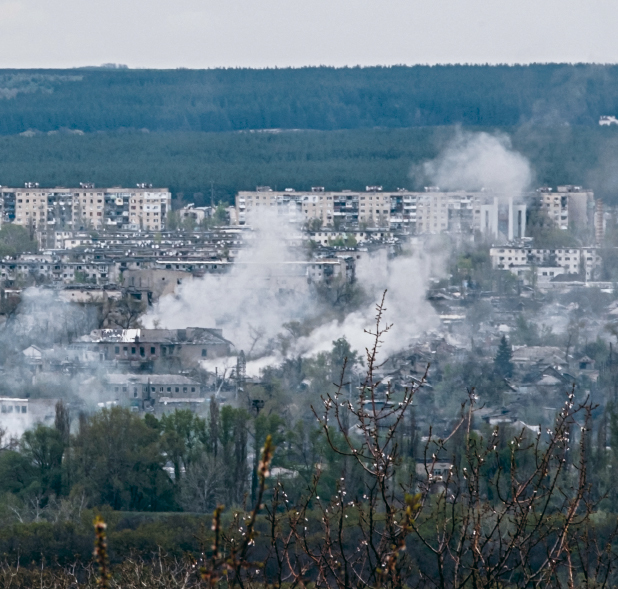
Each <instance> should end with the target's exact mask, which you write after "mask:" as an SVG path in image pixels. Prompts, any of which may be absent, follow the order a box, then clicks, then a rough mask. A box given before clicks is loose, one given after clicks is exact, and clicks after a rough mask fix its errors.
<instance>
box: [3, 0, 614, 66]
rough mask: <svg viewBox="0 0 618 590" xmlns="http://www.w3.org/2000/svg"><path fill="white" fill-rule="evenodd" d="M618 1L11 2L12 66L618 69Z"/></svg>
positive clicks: (6, 19)
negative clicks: (583, 65) (542, 65)
mask: <svg viewBox="0 0 618 590" xmlns="http://www.w3.org/2000/svg"><path fill="white" fill-rule="evenodd" d="M617 22H618V2H616V0H379V1H378V0H309V1H307V0H305V2H300V1H298V0H216V1H214V0H173V1H171V0H104V1H100V0H96V1H95V0H0V27H1V34H0V68H66V67H77V66H87V65H101V64H104V63H121V64H126V65H128V66H129V67H131V68H139V67H146V68H178V67H186V68H214V67H256V68H263V67H290V66H291V67H298V66H304V65H332V66H346V65H348V66H354V65H393V64H407V65H413V64H436V63H491V64H495V63H531V62H596V63H615V62H617V61H618V35H617V34H616V23H617Z"/></svg>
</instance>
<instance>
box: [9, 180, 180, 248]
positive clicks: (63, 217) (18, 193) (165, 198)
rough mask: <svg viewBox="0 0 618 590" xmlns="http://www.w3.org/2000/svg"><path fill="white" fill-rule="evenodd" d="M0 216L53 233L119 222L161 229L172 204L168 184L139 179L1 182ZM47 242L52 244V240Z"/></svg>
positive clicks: (113, 225)
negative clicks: (111, 183)
mask: <svg viewBox="0 0 618 590" xmlns="http://www.w3.org/2000/svg"><path fill="white" fill-rule="evenodd" d="M0 198H1V199H2V220H3V221H5V222H11V223H15V224H17V225H21V226H24V227H28V228H30V229H32V230H33V232H34V231H36V232H37V234H38V235H39V236H46V235H47V234H49V235H50V236H52V234H53V237H54V238H55V233H54V232H55V231H56V230H63V229H66V230H84V229H105V228H117V229H125V230H138V229H144V230H151V231H159V230H162V229H164V228H165V219H166V216H167V213H168V212H169V211H170V209H171V204H172V195H171V193H170V192H169V190H168V189H167V188H153V187H152V186H151V185H146V184H140V185H138V186H137V187H135V188H122V187H112V188H95V186H94V185H93V184H91V183H83V184H82V185H81V186H79V187H75V188H64V187H56V188H40V187H39V186H38V185H37V184H34V183H27V184H26V185H25V186H24V188H9V187H2V188H0ZM49 246H51V247H53V245H52V244H49Z"/></svg>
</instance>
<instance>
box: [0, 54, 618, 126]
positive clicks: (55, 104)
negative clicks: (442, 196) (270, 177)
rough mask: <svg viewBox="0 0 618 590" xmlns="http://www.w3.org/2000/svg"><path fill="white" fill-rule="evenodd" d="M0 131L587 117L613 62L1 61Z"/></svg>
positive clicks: (612, 87)
mask: <svg viewBox="0 0 618 590" xmlns="http://www.w3.org/2000/svg"><path fill="white" fill-rule="evenodd" d="M0 97H2V98H3V99H0V134H1V135H12V134H17V133H21V132H23V131H26V130H28V129H36V130H38V131H41V132H48V131H55V130H59V129H62V128H67V129H79V130H81V131H84V132H94V131H112V130H118V129H121V128H125V129H148V130H149V131H204V132H208V131H236V130H241V129H272V128H281V129H320V130H334V129H361V128H369V129H371V128H374V127H388V128H393V127H424V126H436V125H453V124H457V123H458V124H462V125H480V126H492V127H493V126H513V125H520V124H523V123H534V124H554V125H555V124H563V123H568V124H571V125H596V124H597V122H598V119H599V116H601V115H615V114H618V66H600V65H585V64H582V65H567V64H547V65H540V64H536V65H530V66H465V65H450V66H449V65H445V66H413V67H407V66H396V67H367V68H360V67H358V68H329V67H307V68H299V69H289V68H288V69H264V70H251V69H215V70H184V69H179V70H128V69H116V70H113V69H98V68H96V69H87V68H86V69H71V70H0Z"/></svg>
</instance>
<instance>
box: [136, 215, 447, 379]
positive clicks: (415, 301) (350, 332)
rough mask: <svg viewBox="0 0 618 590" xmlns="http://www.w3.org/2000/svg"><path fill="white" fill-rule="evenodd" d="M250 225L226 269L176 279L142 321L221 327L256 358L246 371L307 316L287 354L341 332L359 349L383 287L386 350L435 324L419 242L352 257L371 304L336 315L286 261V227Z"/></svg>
mask: <svg viewBox="0 0 618 590" xmlns="http://www.w3.org/2000/svg"><path fill="white" fill-rule="evenodd" d="M252 226H253V228H254V230H255V232H254V240H253V244H252V246H251V247H248V248H246V249H244V250H242V251H241V254H240V256H239V259H238V261H237V262H236V263H234V264H233V265H232V267H231V269H230V271H229V272H227V273H225V274H221V275H212V274H211V275H206V276H205V277H204V278H201V279H198V280H193V281H192V282H190V283H187V284H183V285H181V286H180V288H179V290H178V292H177V294H176V295H174V296H167V297H163V298H161V299H160V300H159V302H158V304H157V305H156V306H155V308H154V309H153V311H152V312H150V313H149V314H148V315H147V316H146V317H145V319H144V325H145V326H146V327H154V326H160V327H165V328H183V327H186V326H201V327H218V328H222V329H223V334H224V336H225V337H226V338H228V339H229V340H231V341H232V342H233V343H234V345H235V346H236V349H237V350H240V349H242V350H244V351H245V353H249V354H250V356H251V357H253V359H258V358H261V360H260V361H258V362H254V363H251V362H250V363H249V365H248V372H250V373H251V372H255V371H257V370H258V369H259V368H262V367H263V366H266V365H268V364H276V363H278V362H280V361H281V360H283V359H282V357H281V354H280V352H279V351H278V349H277V346H276V342H277V336H278V335H279V334H282V333H286V330H285V326H284V325H285V324H286V323H288V322H291V321H303V320H311V325H313V326H316V325H317V327H316V328H314V329H313V331H312V332H311V334H310V335H309V336H305V337H301V338H299V339H298V340H296V341H295V342H294V343H293V344H292V346H291V348H290V350H289V351H288V354H289V355H294V356H295V355H299V354H303V355H314V354H316V353H318V352H320V351H323V350H328V349H330V348H331V347H332V342H333V341H334V340H336V339H338V338H341V337H345V338H346V339H347V340H348V341H349V342H350V343H351V344H352V346H353V347H354V348H356V349H357V350H363V349H364V348H365V346H367V345H368V343H369V341H368V339H367V335H366V334H364V330H365V329H366V328H370V327H371V326H372V325H373V323H374V316H375V302H377V301H379V300H380V298H381V296H382V293H383V291H384V290H385V289H386V290H388V295H387V305H386V307H387V313H386V317H385V319H386V321H388V322H392V323H394V324H395V325H394V328H393V330H392V332H391V334H390V335H389V337H388V338H387V339H386V345H385V346H386V348H385V351H389V352H394V351H395V350H400V349H402V348H404V347H405V346H407V345H408V344H409V343H410V342H411V341H412V340H413V339H414V338H415V337H418V336H420V335H421V333H422V332H423V331H425V330H428V329H433V328H436V327H438V325H439V318H438V316H437V314H436V313H435V311H434V310H433V308H432V307H431V305H430V304H429V303H428V302H427V301H426V300H425V292H426V288H427V282H428V279H429V277H430V275H432V274H434V275H435V274H436V273H437V272H438V269H439V267H440V264H438V262H439V258H438V257H436V256H435V255H434V254H429V253H423V252H422V249H421V248H420V247H419V248H418V249H416V250H415V251H414V252H412V253H410V254H409V255H406V256H398V257H395V258H392V259H391V258H389V257H388V256H387V253H386V250H385V249H381V250H380V251H378V252H377V253H375V254H374V255H369V254H367V255H366V256H365V257H364V258H363V259H361V260H359V261H358V264H357V281H358V284H359V286H360V287H361V288H362V289H363V291H364V293H365V294H366V297H367V300H368V301H371V302H372V303H371V304H367V305H365V306H362V307H361V309H360V310H357V311H354V312H352V313H349V314H348V315H347V316H346V317H345V318H343V319H333V315H334V314H333V313H332V310H328V309H326V307H322V308H321V307H320V305H319V304H318V298H317V297H316V296H315V293H314V292H313V291H312V290H311V288H310V286H309V285H308V284H307V278H306V276H305V274H304V267H301V266H300V265H295V264H293V261H295V260H299V258H300V252H298V251H296V250H294V249H293V248H291V247H289V246H288V244H289V242H290V240H289V237H290V233H291V232H292V231H293V230H292V227H293V226H290V225H289V224H287V223H281V220H279V219H277V217H276V216H269V215H266V216H261V217H260V219H258V220H257V221H256V223H253V224H252ZM286 287H288V288H287V289H286ZM217 364H218V365H219V366H221V364H220V363H219V362H218V363H217Z"/></svg>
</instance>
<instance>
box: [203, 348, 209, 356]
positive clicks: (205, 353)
mask: <svg viewBox="0 0 618 590" xmlns="http://www.w3.org/2000/svg"><path fill="white" fill-rule="evenodd" d="M207 354H208V350H206V349H205V348H202V356H207Z"/></svg>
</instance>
